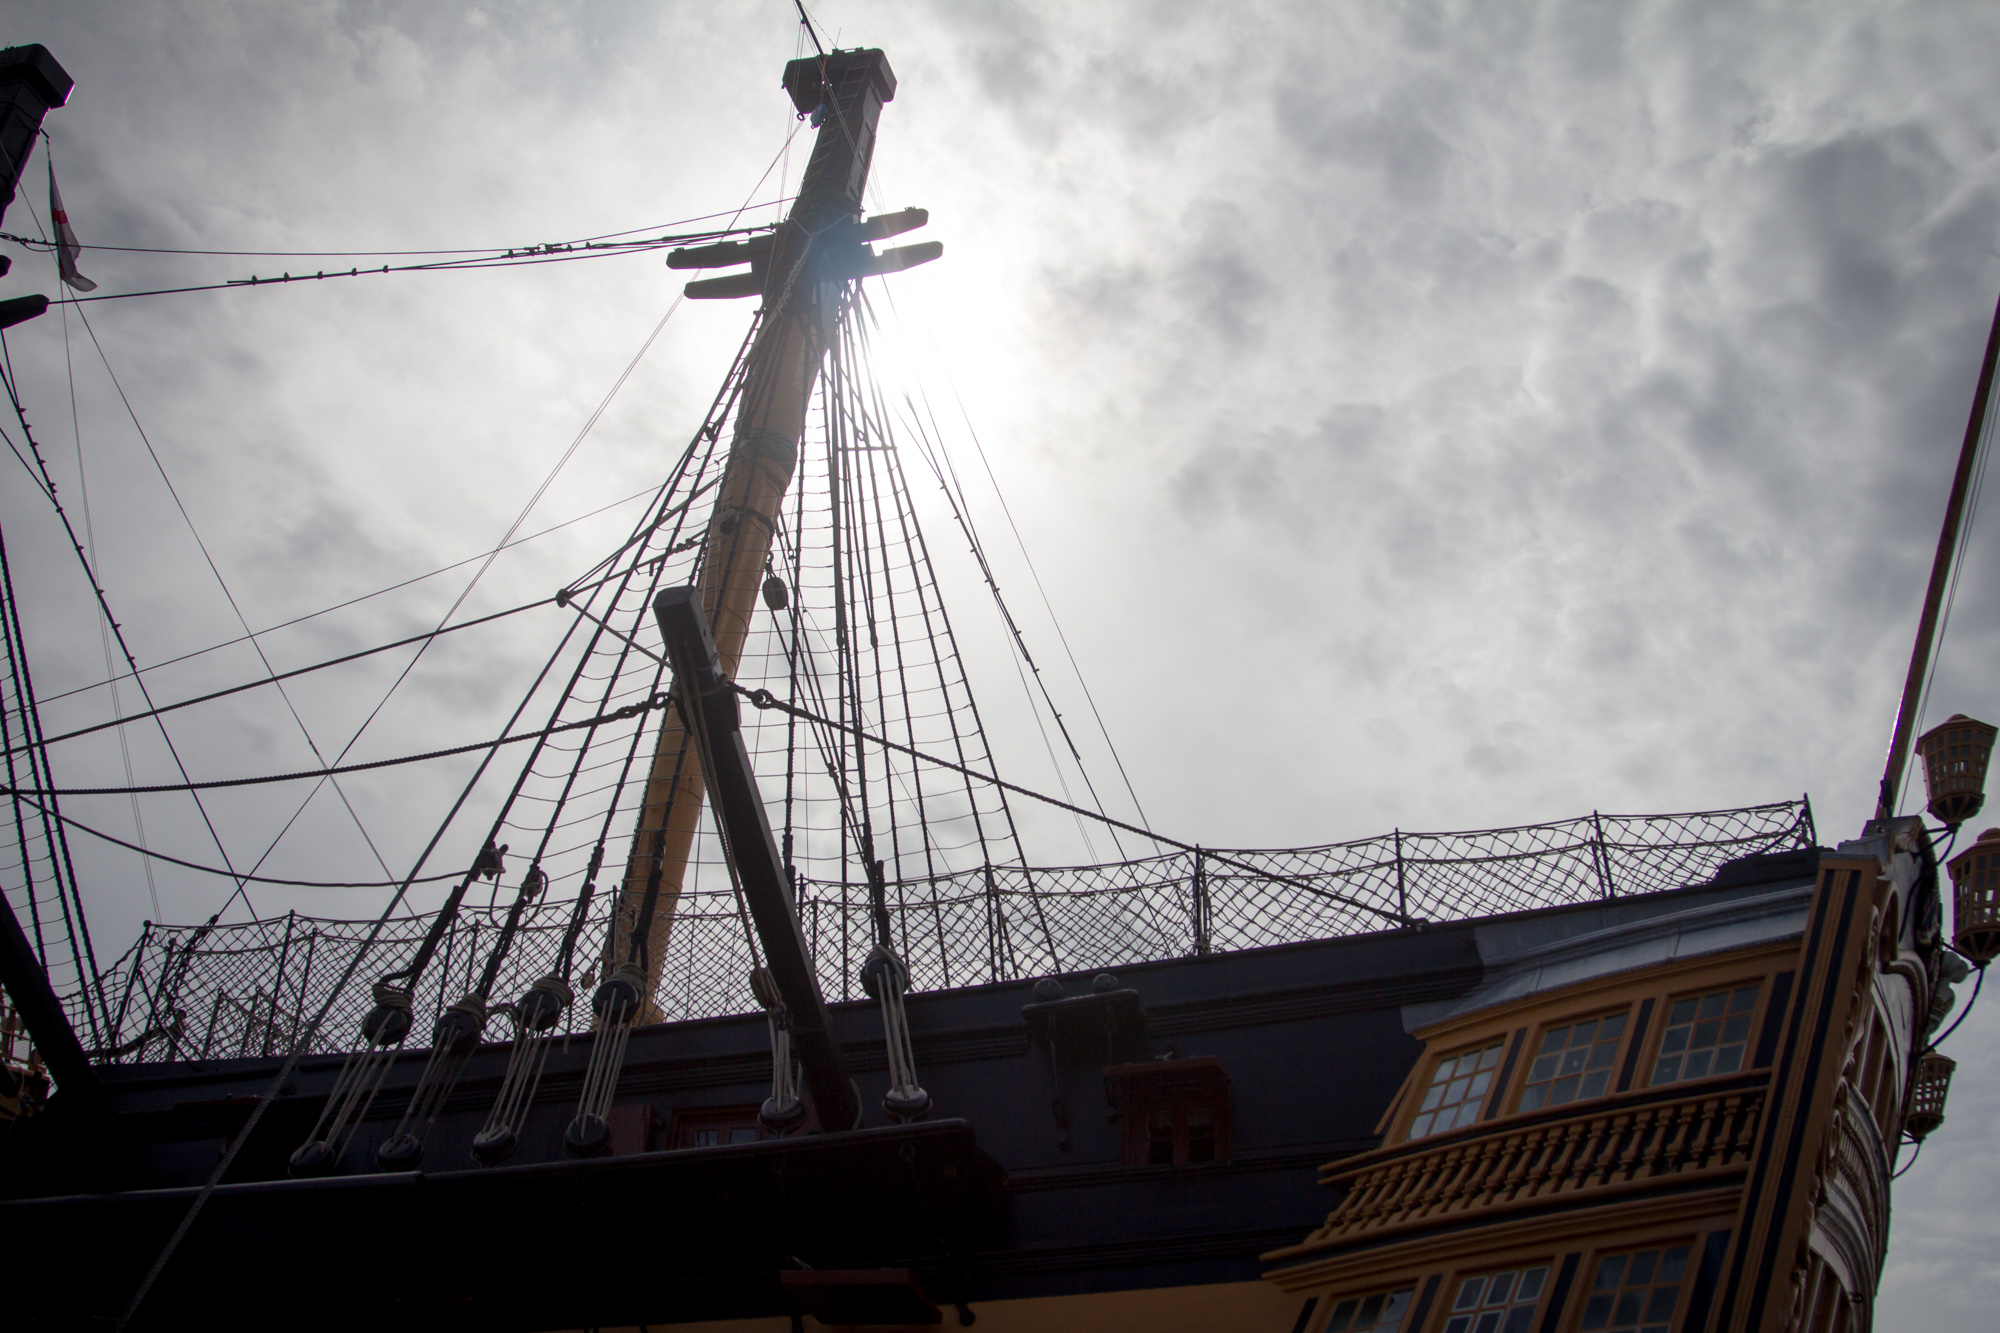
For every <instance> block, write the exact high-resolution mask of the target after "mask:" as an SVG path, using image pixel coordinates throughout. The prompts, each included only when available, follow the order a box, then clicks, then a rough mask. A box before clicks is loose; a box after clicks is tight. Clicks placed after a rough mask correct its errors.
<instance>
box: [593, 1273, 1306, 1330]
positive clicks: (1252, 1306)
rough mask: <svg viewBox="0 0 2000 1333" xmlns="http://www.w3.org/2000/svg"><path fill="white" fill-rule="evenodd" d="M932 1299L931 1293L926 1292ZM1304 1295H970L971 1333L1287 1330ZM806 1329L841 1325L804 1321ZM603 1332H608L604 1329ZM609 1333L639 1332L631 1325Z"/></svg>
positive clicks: (722, 1324)
mask: <svg viewBox="0 0 2000 1333" xmlns="http://www.w3.org/2000/svg"><path fill="white" fill-rule="evenodd" d="M932 1299H933V1300H936V1299H937V1298H936V1296H935V1295H933V1297H932ZM1302 1300H1303V1298H1301V1297H1297V1296H1294V1295H1292V1294H1291V1293H1289V1292H1286V1291H1282V1290H1280V1289H1279V1288H1277V1287H1275V1286H1272V1285H1271V1284H1270V1283H1268V1282H1219V1283H1215V1284H1214V1285H1211V1286H1201V1287H1155V1288H1149V1289H1145V1290H1139V1291H1096V1292H1087V1293H1082V1294H1079V1295H1074V1296H1032V1297H1029V1298H1027V1299H1025V1300H1017V1301H975V1302H974V1303H973V1306H972V1313H973V1314H974V1315H975V1316H977V1317H978V1320H979V1322H978V1323H976V1324H974V1325H973V1327H974V1329H975V1330H977V1333H1225V1331H1226V1333H1238V1331H1239V1330H1240V1331H1241V1333H1290V1329H1291V1327H1292V1321H1293V1320H1294V1319H1296V1318H1297V1317H1298V1312H1299V1306H1300V1304H1301V1303H1302ZM939 1305H940V1307H941V1308H942V1309H943V1310H944V1323H943V1324H942V1325H938V1324H929V1325H918V1324H909V1325H902V1324H870V1325H868V1329H869V1331H870V1333H892V1330H897V1329H904V1328H907V1329H913V1330H914V1329H920V1328H921V1329H927V1330H936V1329H938V1328H940V1327H942V1328H946V1329H951V1328H956V1327H957V1326H958V1318H957V1316H955V1315H954V1314H953V1313H952V1310H951V1307H950V1306H949V1305H945V1304H943V1303H942V1302H939ZM805 1325H806V1328H807V1330H808V1331H809V1333H810V1331H811V1330H816V1329H830V1328H844V1327H846V1326H845V1325H838V1324H822V1323H820V1322H819V1321H818V1320H817V1319H807V1320H806V1321H805ZM647 1327H648V1328H650V1329H652V1330H654V1333H790V1330H791V1327H792V1321H791V1320H790V1319H789V1318H787V1317H785V1316H782V1315H780V1316H776V1317H773V1318H769V1319H728V1320H717V1321H715V1322H711V1323H697V1324H648V1325H647ZM604 1333H614V1331H613V1330H610V1329H606V1330H604ZM616 1333H639V1330H638V1329H636V1328H631V1329H621V1330H616Z"/></svg>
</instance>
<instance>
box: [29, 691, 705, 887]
mask: <svg viewBox="0 0 2000 1333" xmlns="http://www.w3.org/2000/svg"><path fill="white" fill-rule="evenodd" d="M665 706H666V695H665V694H664V693H661V694H655V695H653V696H652V697H651V698H648V699H647V700H646V701H645V702H643V703H636V704H627V705H625V706H624V707H623V708H617V709H613V710H612V711H611V712H608V713H603V714H600V715H598V716H596V717H589V718H584V719H582V720H581V721H577V722H563V723H560V724H557V725H554V726H548V727H543V728H541V729H540V730H539V731H523V732H518V733H516V734H515V735H512V736H500V737H497V738H496V739H494V740H490V741H474V742H472V743H471V744H469V745H454V746H450V747H449V748H446V749H442V750H426V751H423V752H422V753H420V754H406V755H403V756H401V757H399V758H396V759H371V760H369V761H367V762H366V763H359V764H335V765H332V766H331V767H328V768H308V769H301V770H300V771H299V772H296V773H268V774H265V775H263V776H261V777H254V778H213V779H210V780H209V781H206V782H161V783H154V784H152V785H149V786H139V787H0V796H58V797H61V796H125V795H139V796H150V795H153V794H155V793H157V792H173V791H216V790H220V789H223V788H227V787H262V786H268V785H269V784H271V783H275V782H300V781H303V780H304V779H306V778H331V777H338V776H340V775H342V774H346V773H368V772H372V771H374V770H375V769H378V768H397V767H400V766H402V765H404V764H421V763H424V762H426V761H428V760H432V759H449V758H451V757H452V756H453V755H460V754H472V753H474V752H476V751H479V750H498V749H499V748H500V747H501V746H503V745H513V744H516V743H518V742H520V741H532V740H538V739H540V738H542V737H544V736H559V735H561V734H563V733H564V732H568V731H578V730H581V729H582V728H584V727H595V726H601V725H603V724H604V723H606V722H616V721H622V720H624V719H626V718H632V717H637V716H639V714H641V713H650V712H652V711H653V710H654V709H656V708H664V707H665ZM232 873H234V872H232Z"/></svg>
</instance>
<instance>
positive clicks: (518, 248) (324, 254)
mask: <svg viewBox="0 0 2000 1333" xmlns="http://www.w3.org/2000/svg"><path fill="white" fill-rule="evenodd" d="M787 202H789V198H788V197H787V198H778V199H768V200H766V201H764V202H763V203H761V204H751V205H748V207H750V208H768V207H772V206H774V205H777V204H783V203H787ZM744 211H745V210H744V209H740V208H738V209H724V210H723V211H722V212H720V213H702V214H699V215H697V216H695V217H691V218H679V219H677V220H675V221H673V222H658V223H655V224H653V225H652V226H650V227H627V228H626V229H625V230H624V231H607V232H600V233H598V234H597V235H595V236H580V237H578V238H577V239H575V240H573V241H550V242H544V243H539V244H536V245H473V246H461V247H459V248H457V249H446V250H185V249H177V248H174V247H172V246H158V245H79V246H78V247H77V248H78V249H81V250H103V251H107V252H112V253H120V254H139V255H221V256H226V257H232V258H237V259H365V258H368V257H369V256H374V257H375V258H378V259H380V258H390V259H394V258H397V257H400V256H417V255H485V254H514V253H517V252H525V251H531V250H536V249H544V250H546V249H553V248H561V247H565V246H575V245H587V244H590V243H592V242H595V241H615V240H617V239H619V238H620V237H624V236H636V235H638V234H639V233H640V232H655V231H664V230H666V229H667V228H670V227H685V226H687V225H688V224H689V223H693V222H707V221H709V220H710V219H711V218H722V217H727V218H734V217H738V216H740V215H741V214H742V213H743V212H744ZM736 230H737V231H739V232H741V231H755V230H757V228H754V227H742V228H737V229H736ZM732 234H734V233H732V232H727V231H724V232H702V233H699V235H702V236H718V235H720V236H727V235H732ZM0 241H12V242H14V243H15V244H16V245H20V246H24V247H26V248H27V249H30V250H53V249H54V248H55V242H53V241H50V240H47V239H44V238H38V237H34V236H16V235H14V234H13V233H12V232H4V231H0Z"/></svg>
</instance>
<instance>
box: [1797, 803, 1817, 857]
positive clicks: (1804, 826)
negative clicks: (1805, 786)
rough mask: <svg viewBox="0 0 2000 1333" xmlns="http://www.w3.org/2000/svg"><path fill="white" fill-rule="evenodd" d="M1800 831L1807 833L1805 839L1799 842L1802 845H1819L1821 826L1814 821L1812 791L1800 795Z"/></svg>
mask: <svg viewBox="0 0 2000 1333" xmlns="http://www.w3.org/2000/svg"><path fill="white" fill-rule="evenodd" d="M1799 832H1801V833H1803V834H1805V835H1806V839H1805V841H1804V842H1802V843H1800V844H1799V845H1800V846H1801V847H1817V846H1819V826H1818V825H1816V824H1814V823H1813V813H1812V793H1811V792H1806V793H1804V794H1802V795H1801V796H1800V797H1799Z"/></svg>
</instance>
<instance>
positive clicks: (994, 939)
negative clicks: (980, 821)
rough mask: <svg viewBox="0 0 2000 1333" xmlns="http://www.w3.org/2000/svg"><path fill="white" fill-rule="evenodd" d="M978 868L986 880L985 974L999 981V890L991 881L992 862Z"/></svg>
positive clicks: (1000, 978)
mask: <svg viewBox="0 0 2000 1333" xmlns="http://www.w3.org/2000/svg"><path fill="white" fill-rule="evenodd" d="M979 869H980V874H981V875H982V876H983V877H984V879H985V882H986V975H987V977H988V979H990V980H993V981H1000V980H1003V978H1002V977H1001V975H1000V891H999V889H998V887H996V886H995V885H994V883H993V863H992V862H991V861H988V862H987V863H986V864H985V865H983V866H981V867H980V868H979Z"/></svg>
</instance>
